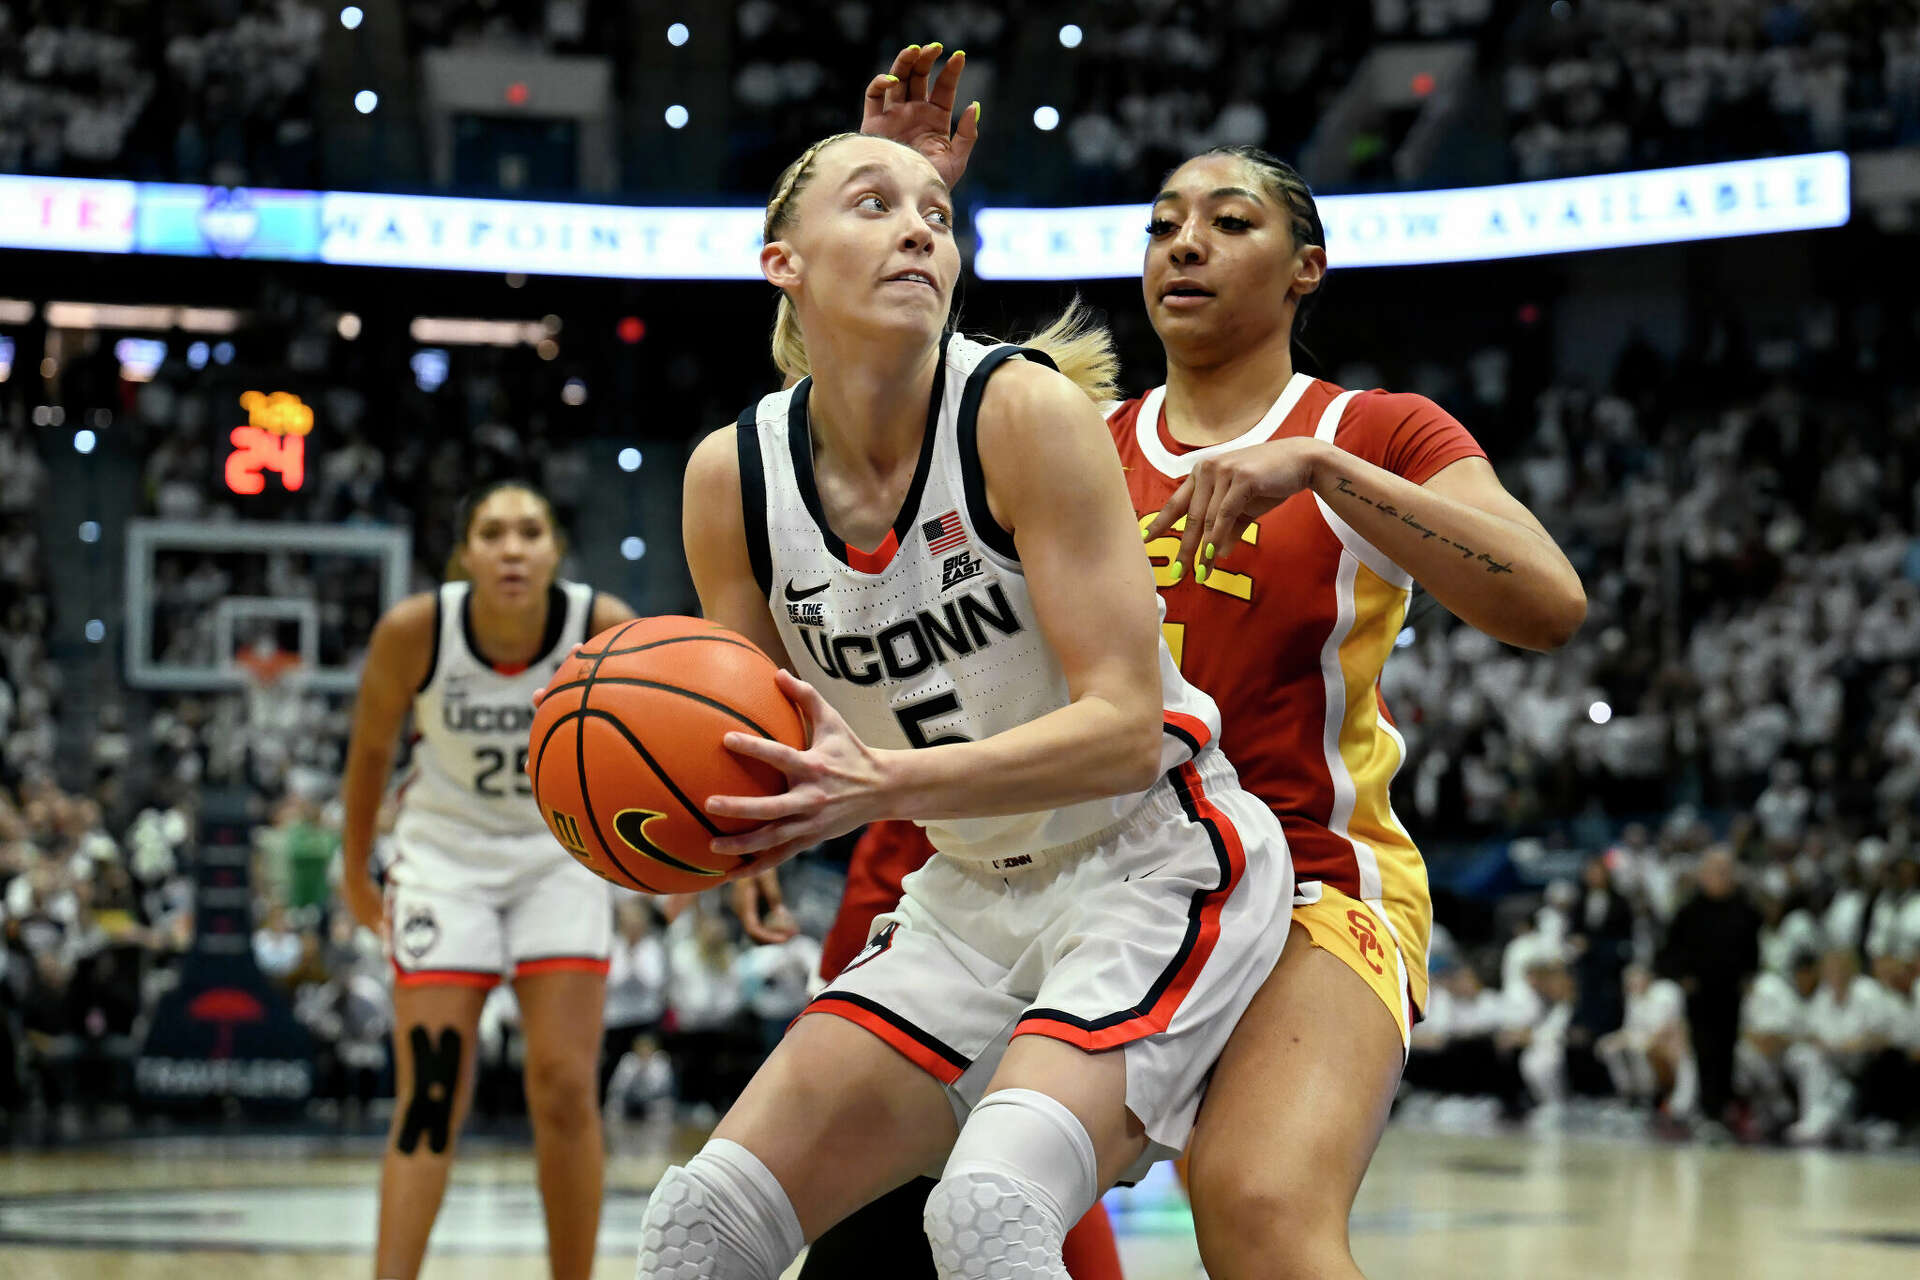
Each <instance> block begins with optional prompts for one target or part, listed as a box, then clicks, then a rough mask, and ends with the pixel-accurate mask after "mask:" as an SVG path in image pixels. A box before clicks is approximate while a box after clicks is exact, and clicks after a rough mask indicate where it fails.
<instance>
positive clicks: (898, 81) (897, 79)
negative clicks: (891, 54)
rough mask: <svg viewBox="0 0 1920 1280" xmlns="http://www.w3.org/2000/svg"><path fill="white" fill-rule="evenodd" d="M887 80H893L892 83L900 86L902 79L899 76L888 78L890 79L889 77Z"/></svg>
mask: <svg viewBox="0 0 1920 1280" xmlns="http://www.w3.org/2000/svg"><path fill="white" fill-rule="evenodd" d="M887 79H888V80H891V81H892V82H893V83H895V84H899V83H900V77H899V76H888V77H887Z"/></svg>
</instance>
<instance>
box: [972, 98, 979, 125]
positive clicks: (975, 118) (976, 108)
mask: <svg viewBox="0 0 1920 1280" xmlns="http://www.w3.org/2000/svg"><path fill="white" fill-rule="evenodd" d="M973 122H974V123H975V124H979V123H980V104H979V103H977V102H976V103H974V104H973Z"/></svg>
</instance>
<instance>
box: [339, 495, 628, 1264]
mask: <svg viewBox="0 0 1920 1280" xmlns="http://www.w3.org/2000/svg"><path fill="white" fill-rule="evenodd" d="M460 530H461V536H460V541H459V543H458V546H457V549H456V551H455V553H454V563H453V565H452V566H451V567H450V570H449V574H448V576H449V577H450V578H453V579H455V580H454V581H449V582H447V583H446V584H445V585H444V586H442V587H441V588H440V589H439V590H438V591H435V592H430V593H426V594H422V595H417V596H411V597H409V598H407V599H405V600H402V601H401V602H400V603H399V604H397V605H395V606H394V607H393V608H392V609H390V610H388V611H387V614H386V616H385V617H383V618H381V619H380V623H379V625H378V626H377V627H375V628H374V632H373V639H372V642H371V643H370V644H369V646H368V649H367V659H366V666H365V669H364V670H363V671H362V672H361V677H360V695H359V699H358V701H357V702H356V704H355V706H354V722H353V739H352V743H351V745H350V746H349V747H348V752H347V768H346V778H345V782H344V790H345V800H346V829H345V831H344V833H343V838H342V856H343V860H344V863H345V886H344V887H345V890H346V896H347V904H348V906H349V907H350V909H351V910H352V911H353V914H354V916H355V918H356V919H358V920H359V921H360V923H361V924H363V925H366V926H367V927H368V928H370V929H375V930H378V931H379V932H381V933H382V935H383V936H384V937H385V939H386V942H387V949H388V954H389V955H390V956H391V957H392V961H393V969H394V992H393V1005H394V1030H393V1046H394V1057H395V1065H396V1073H395V1075H396V1094H397V1099H396V1101H397V1105H396V1107H395V1109H394V1118H393V1127H392V1130H391V1131H390V1133H389V1134H388V1139H387V1152H386V1158H385V1163H384V1166H383V1168H382V1170H381V1178H380V1238H379V1243H378V1246H377V1248H376V1256H375V1271H374V1274H375V1276H376V1277H377V1278H378V1280H412V1277H413V1276H414V1275H415V1274H416V1273H417V1272H418V1271H419V1269H420V1263H421V1259H422V1257H423V1256H424V1255H425V1253H426V1248H427V1236H428V1233H429V1232H431V1231H432V1229H433V1220H434V1217H435V1215H436V1214H437V1213H438V1212H439V1209H440V1200H441V1196H442V1194H443V1193H444V1192H445V1190H446V1184H447V1171H448V1168H449V1167H450V1165H451V1164H452V1161H453V1149H454V1143H455V1139H456V1138H457V1136H458V1134H459V1131H460V1126H461V1124H462V1122H463V1121H464V1120H465V1119H466V1114H467V1109H468V1107H469V1105H470V1104H471V1102H472V1099H473V1083H474V1044H475V1039H474V1036H475V1030H476V1028H477V1026H478V1024H479V1019H480V1007H481V1005H482V1004H484V1003H485V1001H486V997H487V993H488V991H490V990H491V989H492V988H493V987H494V986H495V985H496V984H497V983H498V982H499V981H500V979H501V976H502V974H503V973H511V974H512V977H513V984H514V994H515V996H516V997H517V998H518V1000H519V1004H520V1015H521V1025H522V1027H523V1029H524V1032H525V1035H526V1044H527V1052H526V1064H525V1075H526V1093H527V1113H528V1115H529V1116H530V1117H531V1119H532V1122H533V1133H534V1147H535V1151H536V1155H537V1158H538V1163H539V1171H540V1193H541V1198H542V1199H543V1201H544V1202H545V1204H546V1213H547V1251H548V1256H549V1259H550V1261H551V1265H552V1274H553V1276H554V1277H555V1280H586V1277H587V1276H588V1274H589V1272H591V1270H592V1269H593V1246H594V1237H595V1234H596V1231H597V1229H598V1226H599V1220H600V1182H601V1138H600V1123H599V1121H600V1112H599V1104H598V1098H597V1090H596V1084H597V1080H598V1076H597V1068H598V1060H599V1052H600V1038H601V1036H600V1027H601V1011H602V1006H603V1004H604V1002H605V988H606V974H607V957H608V954H609V949H610V944H611V932H612V925H611V914H612V911H611V904H610V902H609V900H608V894H607V886H606V884H605V882H604V881H602V880H600V879H599V878H598V877H596V876H594V875H593V874H592V873H591V872H589V871H587V870H586V869H585V868H583V867H581V866H579V865H578V864H576V863H575V862H574V860H573V858H572V857H571V856H570V855H569V854H568V853H567V851H566V850H565V849H563V848H561V847H560V845H559V844H558V843H557V842H555V840H554V839H553V837H552V836H551V835H550V834H549V833H548V831H547V829H546V825H545V824H544V823H543V822H542V821H541V818H540V813H539V810H538V809H537V808H536V807H535V805H534V802H533V799H532V792H531V788H530V786H529V784H528V780H527V775H526V771H525V761H526V754H527V730H528V727H529V726H530V724H531V723H532V719H533V708H532V705H531V698H532V695H533V693H534V691H535V690H537V689H540V688H542V687H543V686H544V685H545V684H546V682H547V681H548V679H550V678H551V677H552V675H553V672H554V670H555V669H556V668H557V667H558V666H559V665H560V662H561V661H562V660H563V659H564V658H565V657H566V655H567V653H568V652H569V651H570V650H571V649H572V648H573V647H574V646H575V645H577V644H579V643H580V642H581V641H582V640H585V639H586V638H587V637H589V636H592V635H594V634H596V633H598V632H600V631H602V630H604V629H606V628H607V627H611V626H613V625H615V624H616V623H619V622H624V621H626V620H627V619H630V618H632V617H633V616H634V613H633V610H632V609H630V608H628V607H627V606H626V605H625V604H624V603H622V602H621V601H619V600H617V599H615V598H614V597H612V596H609V595H605V594H601V593H596V592H595V591H594V590H593V589H592V588H591V587H588V586H584V585H582V584H580V583H577V582H563V581H559V580H557V579H556V577H555V574H556V571H557V570H558V568H559V564H560V556H561V554H562V551H563V549H564V544H563V542H562V540H561V534H560V531H559V529H558V528H557V527H556V525H555V522H554V515H553V507H552V504H550V503H549V502H548V501H547V499H546V498H545V497H544V496H542V495H541V494H540V493H539V492H538V491H537V490H535V489H534V488H532V487H531V486H529V485H527V484H524V483H522V482H519V481H504V482H500V483H496V484H492V485H488V486H486V487H485V488H483V489H481V490H479V491H478V492H477V493H475V494H474V495H472V496H471V497H470V498H468V499H467V501H466V502H465V503H463V504H462V508H461V516H460ZM409 711H411V712H412V713H413V724H414V731H415V733H416V735H417V740H416V742H415V744H414V750H413V767H412V770H411V772H410V773H409V775H408V777H407V779H406V781H405V782H403V783H402V784H401V791H400V819H399V824H398V826H397V828H396V830H395V835H394V844H395V846H396V848H397V850H398V855H397V857H396V858H395V860H394V863H393V865H392V866H391V867H389V868H387V870H386V897H385V902H384V904H383V903H382V901H381V896H380V893H379V891H378V890H376V888H375V887H374V883H373V881H372V879H371V878H370V876H369V874H368V860H369V855H370V851H371V848H372V843H373V830H374V823H375V815H376V811H377V810H378V809H379V806H380V798H381V794H382V792H383V791H384V790H385V788H386V784H387V780H388V777H389V775H390V774H391V772H392V768H393V750H394V740H395V738H396V737H397V736H398V735H399V732H400V727H401V725H402V723H403V722H404V721H405V720H406V717H407V713H408V712H409Z"/></svg>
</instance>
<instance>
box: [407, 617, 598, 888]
mask: <svg viewBox="0 0 1920 1280" xmlns="http://www.w3.org/2000/svg"><path fill="white" fill-rule="evenodd" d="M470 599H471V588H470V586H469V584H467V583H465V582H449V583H447V584H446V585H444V586H442V587H441V588H440V598H439V600H438V602H437V603H438V616H437V619H436V621H437V624H438V625H437V627H436V630H435V642H434V658H433V663H432V666H431V668H430V670H429V671H428V674H427V682H426V683H425V684H423V685H422V686H420V693H419V695H418V696H417V697H416V698H415V699H414V702H413V726H414V732H415V733H416V734H417V735H418V739H417V741H416V742H415V743H414V747H413V773H412V776H411V777H409V778H408V780H407V782H406V784H405V786H404V788H403V790H402V792H401V800H400V822H399V826H398V829H397V830H396V832H395V835H396V837H397V838H398V842H399V845H400V849H401V857H402V859H403V860H405V859H410V858H412V857H414V855H415V854H416V853H417V852H420V851H422V849H421V847H422V846H425V850H426V851H430V853H429V856H431V855H433V854H438V855H439V856H440V858H441V859H442V860H446V859H449V858H451V859H454V860H457V861H459V862H461V863H462V864H467V863H469V862H471V863H472V864H473V865H476V866H487V867H491V866H494V865H496V864H498V863H499V862H501V861H502V859H503V858H513V859H515V860H521V861H524V860H525V858H526V854H527V850H526V848H525V847H524V846H522V847H521V848H519V849H517V850H516V849H515V848H513V847H512V846H513V844H514V843H515V842H518V841H520V840H526V841H528V843H529V844H531V843H533V840H532V838H534V837H540V838H542V839H544V840H545V842H546V844H548V845H551V846H552V852H553V853H554V854H556V855H558V856H559V857H561V858H563V859H564V858H565V857H566V853H565V851H564V850H563V849H561V847H560V845H559V844H558V843H557V842H555V841H554V840H553V837H552V836H551V835H550V834H549V833H548V831H547V827H546V824H545V823H544V822H543V821H541V818H540V810H539V808H538V806H536V805H535V803H534V800H533V789H532V787H531V785H530V784H529V782H528V779H527V774H526V762H527V733H528V730H529V729H530V728H531V727H532V725H533V695H534V693H535V692H536V691H537V690H540V689H542V688H545V687H546V684H547V681H548V680H551V679H552V678H553V673H554V671H555V670H557V669H558V668H559V666H560V664H561V662H562V661H564V660H565V659H566V656H567V654H568V652H569V651H571V650H572V648H573V646H574V645H576V644H579V643H580V642H581V641H583V640H585V639H586V638H587V624H588V620H589V618H590V617H591V615H592V612H593V588H592V587H589V586H586V585H585V584H583V583H578V582H560V583H556V584H555V585H554V587H553V589H552V591H551V592H550V594H549V598H548V602H547V634H546V639H545V642H544V643H543V644H542V645H541V649H540V656H539V657H538V658H535V659H534V660H533V662H532V663H530V664H529V665H527V666H526V667H523V668H521V669H520V670H518V671H505V670H501V669H499V668H496V667H495V666H494V665H493V664H492V663H490V662H488V661H487V660H486V659H485V658H482V657H481V656H480V655H479V654H478V653H477V652H476V651H475V643H474V640H473V622H472V617H471V615H470V614H469V612H468V606H469V602H470ZM503 840H504V841H506V842H507V844H505V845H503V844H502V843H501V842H502V841H503ZM535 847H536V848H538V847H539V846H537V845H536V846H535Z"/></svg>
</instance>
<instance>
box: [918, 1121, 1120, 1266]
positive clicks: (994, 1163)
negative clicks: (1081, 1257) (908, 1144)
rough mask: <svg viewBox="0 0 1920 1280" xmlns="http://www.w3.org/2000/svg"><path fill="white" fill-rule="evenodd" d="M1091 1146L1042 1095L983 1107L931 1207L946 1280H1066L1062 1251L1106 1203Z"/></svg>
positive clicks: (1076, 1124)
mask: <svg viewBox="0 0 1920 1280" xmlns="http://www.w3.org/2000/svg"><path fill="white" fill-rule="evenodd" d="M1099 1192H1100V1187H1099V1172H1098V1166H1097V1164H1096V1162H1095V1158H1094V1151H1093V1139H1092V1138H1090V1137H1088V1136H1087V1131H1086V1128H1085V1127H1084V1126H1083V1125H1082V1124H1081V1123H1080V1121H1079V1119H1078V1117H1076V1116H1075V1115H1074V1114H1073V1112H1071V1111H1069V1110H1067V1108H1066V1107H1064V1106H1062V1105H1061V1104H1060V1103H1058V1102H1056V1101H1054V1100H1053V1099H1052V1098H1050V1097H1048V1096H1047V1095H1046V1094H1044V1093H1037V1092H1035V1091H1034V1090H1031V1089H1002V1090H1000V1091H999V1092H997V1093H990V1094H988V1095H987V1097H986V1099H985V1100H984V1101H982V1102H981V1103H980V1105H979V1106H977V1107H975V1108H974V1110H973V1114H972V1115H971V1116H969V1117H968V1118H967V1123H966V1126H965V1127H964V1128H962V1129H961V1130H960V1137H959V1139H958V1140H957V1141H955V1143H954V1144H953V1154H952V1155H951V1156H949V1157H948V1158H947V1167H946V1171H945V1172H944V1173H942V1174H941V1176H940V1182H939V1184H938V1185H937V1186H935V1187H934V1189H933V1194H931V1195H930V1196H928V1197H927V1209H926V1227H927V1240H928V1241H929V1242H930V1243H931V1244H932V1245H933V1264H934V1270H935V1271H936V1272H938V1273H939V1276H940V1280H987V1277H993V1280H1066V1275H1067V1269H1066V1265H1065V1264H1064V1263H1063V1262H1062V1261H1061V1260H1060V1244H1061V1241H1062V1240H1064V1239H1065V1238H1066V1234H1067V1228H1068V1227H1070V1226H1072V1225H1073V1224H1074V1223H1076V1222H1078V1221H1079V1220H1080V1218H1081V1216H1082V1215H1084V1214H1085V1213H1086V1212H1087V1210H1088V1209H1091V1208H1092V1207H1093V1202H1094V1199H1095V1198H1096V1197H1097V1196H1098V1195H1099Z"/></svg>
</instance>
